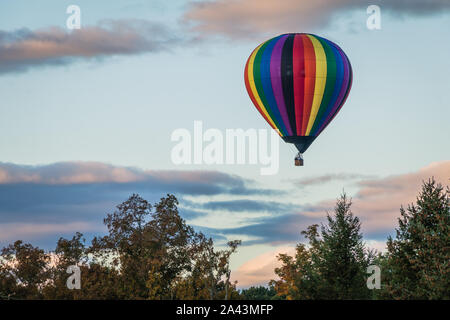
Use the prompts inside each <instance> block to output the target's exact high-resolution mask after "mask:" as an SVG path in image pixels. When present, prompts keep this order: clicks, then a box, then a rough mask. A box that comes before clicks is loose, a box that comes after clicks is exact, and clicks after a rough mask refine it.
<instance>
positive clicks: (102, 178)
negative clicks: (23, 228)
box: [0, 161, 244, 184]
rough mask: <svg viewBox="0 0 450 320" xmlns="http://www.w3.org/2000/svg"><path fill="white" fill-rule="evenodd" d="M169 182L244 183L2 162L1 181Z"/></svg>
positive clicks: (209, 175) (200, 174)
mask: <svg viewBox="0 0 450 320" xmlns="http://www.w3.org/2000/svg"><path fill="white" fill-rule="evenodd" d="M148 180H152V181H155V180H157V181H160V182H165V183H175V182H180V183H181V182H182V183H203V184H207V183H217V182H224V183H226V182H229V183H233V182H234V183H237V182H243V181H244V180H240V179H239V177H237V176H232V175H227V174H224V173H221V172H217V171H176V170H166V171H163V170H141V169H137V168H132V167H119V166H114V165H110V164H106V163H101V162H81V161H74V162H59V163H54V164H49V165H42V166H29V165H16V164H10V163H1V162H0V184H10V183H40V184H81V183H106V182H113V183H127V182H141V181H148Z"/></svg>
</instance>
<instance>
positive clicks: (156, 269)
mask: <svg viewBox="0 0 450 320" xmlns="http://www.w3.org/2000/svg"><path fill="white" fill-rule="evenodd" d="M177 206H178V201H177V199H176V198H175V196H173V195H170V194H169V195H167V197H164V198H161V200H160V201H159V202H158V203H156V204H155V205H154V206H152V205H151V204H150V203H148V202H147V201H146V200H145V199H143V198H141V197H140V196H139V195H136V194H134V195H132V196H131V197H130V198H129V199H128V200H127V201H125V202H123V203H122V204H120V205H118V206H117V210H116V211H114V212H113V213H110V214H107V216H106V218H105V219H104V223H105V225H106V227H107V229H108V233H107V234H106V235H105V236H103V237H96V238H94V239H93V240H92V244H91V245H90V246H86V244H85V239H83V235H82V234H81V233H76V234H75V235H74V237H73V238H72V239H70V240H68V239H64V238H60V239H59V240H58V243H57V245H56V248H55V250H54V252H50V253H45V252H44V251H43V250H41V249H39V248H35V247H33V246H32V245H30V244H23V243H22V242H21V241H17V242H15V243H14V244H13V245H10V246H8V247H6V248H4V249H3V251H2V256H1V260H0V262H1V263H0V298H5V299H233V298H234V299H235V298H237V297H238V294H237V291H236V284H235V283H230V274H231V271H230V268H229V260H230V257H231V255H232V254H233V253H234V252H235V251H236V250H237V247H238V246H239V245H240V241H238V240H235V241H230V242H229V243H228V248H227V249H224V250H217V249H216V248H215V247H214V242H213V240H212V239H211V238H207V237H206V236H205V235H204V234H202V233H198V232H195V230H194V229H193V228H192V227H191V226H188V225H187V224H186V222H185V221H184V220H183V219H182V218H181V217H180V215H179V212H178V207H177ZM72 265H77V266H78V267H79V268H80V269H81V285H82V290H70V289H68V288H67V286H66V281H67V278H68V276H69V275H68V274H67V272H66V270H67V268H68V267H69V266H72Z"/></svg>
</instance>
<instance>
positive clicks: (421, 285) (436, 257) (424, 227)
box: [381, 179, 450, 299]
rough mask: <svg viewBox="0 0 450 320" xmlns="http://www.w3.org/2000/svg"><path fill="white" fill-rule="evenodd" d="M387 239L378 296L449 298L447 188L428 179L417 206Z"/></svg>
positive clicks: (406, 212)
mask: <svg viewBox="0 0 450 320" xmlns="http://www.w3.org/2000/svg"><path fill="white" fill-rule="evenodd" d="M400 214H401V217H400V218H399V220H398V223H399V226H398V228H397V230H396V239H392V238H391V237H389V238H388V242H387V249H388V252H387V254H386V255H385V257H384V264H383V268H384V270H383V269H382V285H383V290H382V292H381V297H383V298H394V299H450V209H449V189H448V187H447V189H446V190H444V188H443V187H442V185H440V184H437V183H436V182H435V180H434V179H430V180H429V181H427V182H425V183H424V184H423V185H422V191H421V193H420V194H419V196H418V197H417V202H416V204H411V205H409V206H408V208H407V209H406V210H405V209H404V208H403V207H401V209H400Z"/></svg>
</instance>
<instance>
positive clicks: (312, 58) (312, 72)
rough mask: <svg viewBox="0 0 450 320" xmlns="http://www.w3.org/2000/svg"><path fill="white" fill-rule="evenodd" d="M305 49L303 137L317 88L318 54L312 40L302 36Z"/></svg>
mask: <svg viewBox="0 0 450 320" xmlns="http://www.w3.org/2000/svg"><path fill="white" fill-rule="evenodd" d="M301 37H302V40H303V49H304V57H305V90H304V102H303V112H302V132H301V135H302V136H304V135H305V134H306V129H307V128H308V121H309V115H310V113H311V108H312V104H313V98H314V89H315V87H316V52H315V50H314V45H313V43H312V41H311V39H310V38H309V37H308V36H307V35H304V34H302V35H301Z"/></svg>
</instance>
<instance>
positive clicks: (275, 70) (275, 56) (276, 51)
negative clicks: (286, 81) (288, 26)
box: [270, 35, 293, 136]
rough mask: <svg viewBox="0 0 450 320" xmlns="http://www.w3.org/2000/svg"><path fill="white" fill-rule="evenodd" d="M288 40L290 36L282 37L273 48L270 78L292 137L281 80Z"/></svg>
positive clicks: (278, 105)
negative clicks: (283, 53) (283, 54)
mask: <svg viewBox="0 0 450 320" xmlns="http://www.w3.org/2000/svg"><path fill="white" fill-rule="evenodd" d="M287 38H288V35H284V36H282V37H281V38H280V39H279V40H278V41H277V43H276V44H275V46H274V48H273V51H272V56H271V59H270V78H271V79H272V89H273V95H274V96H275V100H276V102H277V107H278V110H279V111H280V114H281V117H282V119H283V122H284V126H285V127H286V129H287V131H288V133H289V135H290V136H292V135H293V133H292V129H291V124H290V122H289V117H288V114H287V110H286V104H285V102H284V95H283V82H282V79H281V54H282V52H283V46H284V43H285V42H286V39H287Z"/></svg>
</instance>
